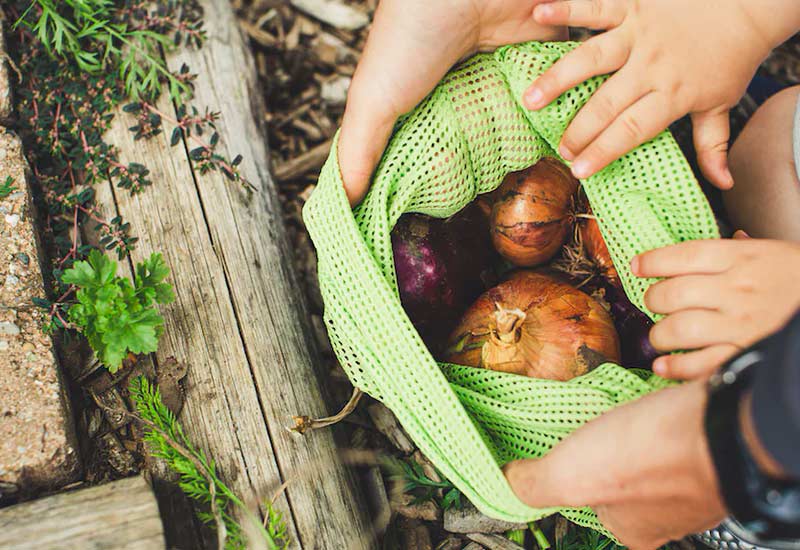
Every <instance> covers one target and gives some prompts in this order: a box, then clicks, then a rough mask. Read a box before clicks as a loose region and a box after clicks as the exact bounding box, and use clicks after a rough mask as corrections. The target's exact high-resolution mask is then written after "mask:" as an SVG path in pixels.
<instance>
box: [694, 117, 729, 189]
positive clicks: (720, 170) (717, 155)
mask: <svg viewBox="0 0 800 550" xmlns="http://www.w3.org/2000/svg"><path fill="white" fill-rule="evenodd" d="M692 127H693V130H694V146H695V149H696V151H697V162H698V163H699V164H700V169H701V170H702V171H703V174H704V175H705V176H706V177H707V178H708V180H709V181H710V182H711V183H713V184H714V185H715V186H716V187H718V188H719V189H730V188H731V187H733V176H731V172H730V170H728V139H730V137H731V130H730V122H729V120H728V111H727V110H726V111H724V112H714V111H706V112H704V113H694V114H692Z"/></svg>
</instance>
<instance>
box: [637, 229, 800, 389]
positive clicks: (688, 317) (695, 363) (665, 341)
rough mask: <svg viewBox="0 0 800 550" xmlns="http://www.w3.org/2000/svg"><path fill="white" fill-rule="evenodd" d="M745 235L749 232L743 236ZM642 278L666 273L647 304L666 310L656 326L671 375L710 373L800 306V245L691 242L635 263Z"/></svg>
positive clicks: (655, 339)
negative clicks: (799, 276) (669, 353)
mask: <svg viewBox="0 0 800 550" xmlns="http://www.w3.org/2000/svg"><path fill="white" fill-rule="evenodd" d="M739 236H741V235H739ZM631 269H632V271H633V273H634V275H636V276H638V277H666V279H664V280H663V281H659V282H657V283H655V284H654V285H652V286H651V287H650V288H649V289H648V291H647V293H646V294H645V298H644V301H645V305H646V306H647V307H648V309H650V311H653V312H654V313H662V314H664V315H666V317H664V318H663V319H662V320H660V321H659V322H658V323H656V324H655V326H654V327H653V328H652V330H651V331H650V341H651V343H652V344H653V346H654V347H655V348H656V349H658V350H659V351H663V352H669V351H676V350H694V351H689V352H688V353H684V354H678V355H667V356H663V357H660V358H658V359H657V360H656V361H655V363H654V364H653V371H654V372H655V373H656V374H658V375H660V376H664V377H667V378H680V379H691V378H700V377H707V376H710V375H711V374H713V373H714V371H715V370H716V369H717V368H718V367H719V366H721V365H722V363H724V362H725V361H726V360H728V359H730V358H731V357H732V356H733V355H735V354H736V353H737V352H738V351H739V350H741V349H743V348H745V347H747V346H749V345H752V344H753V343H755V342H757V341H759V340H761V339H762V338H764V337H765V336H768V335H769V334H772V333H773V332H776V331H777V330H778V329H779V328H780V327H782V326H783V325H784V324H785V323H786V322H787V321H788V320H789V319H790V318H791V316H792V315H793V314H794V313H795V312H796V311H797V310H798V308H800V285H798V284H797V274H798V273H800V245H797V244H795V243H790V242H786V241H772V240H760V239H746V238H745V239H742V238H737V239H733V240H729V239H726V240H707V241H689V242H685V243H681V244H677V245H674V246H670V247H666V248H661V249H658V250H651V251H650V252H645V253H643V254H640V255H639V256H637V257H636V258H634V260H633V262H632V263H631Z"/></svg>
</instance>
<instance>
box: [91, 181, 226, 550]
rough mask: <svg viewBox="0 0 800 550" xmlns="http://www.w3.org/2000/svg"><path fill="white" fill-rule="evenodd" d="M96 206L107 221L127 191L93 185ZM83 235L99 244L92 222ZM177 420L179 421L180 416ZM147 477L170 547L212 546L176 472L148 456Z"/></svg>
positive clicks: (127, 270)
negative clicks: (121, 195) (150, 483)
mask: <svg viewBox="0 0 800 550" xmlns="http://www.w3.org/2000/svg"><path fill="white" fill-rule="evenodd" d="M94 191H95V205H96V208H97V211H98V214H99V215H100V217H102V218H103V219H106V220H110V219H112V218H113V217H115V216H117V215H118V214H119V210H118V209H117V205H116V199H115V198H114V195H115V193H126V192H127V191H125V190H122V189H114V188H113V187H112V185H111V183H110V182H103V183H97V184H95V185H94ZM83 236H84V238H85V239H86V241H87V242H88V243H89V244H92V245H93V246H100V243H99V237H98V235H97V234H96V233H95V232H94V231H93V230H92V225H91V224H87V226H86V227H84V231H83ZM120 272H121V273H120V274H122V275H125V276H128V277H131V276H132V275H133V266H132V265H131V262H130V261H124V262H122V266H121V269H120ZM141 361H142V362H143V363H144V364H145V365H146V366H145V370H146V371H147V370H150V371H151V372H152V371H153V370H155V371H156V372H158V366H157V365H155V364H154V363H155V357H153V356H150V355H148V356H147V357H144V358H142V359H141ZM179 420H181V419H180V418H179ZM146 466H147V470H148V472H149V477H150V479H151V481H152V483H153V492H154V493H155V495H156V500H157V501H158V507H159V510H161V514H162V516H163V517H164V518H167V521H166V522H165V524H164V537H165V538H166V541H167V545H168V547H169V548H177V549H181V550H184V549H185V550H190V549H191V550H193V549H195V548H204V547H213V545H214V544H215V542H214V541H216V538H214V535H213V533H211V532H210V530H209V529H203V528H202V522H201V521H200V520H199V519H198V518H197V516H196V514H195V506H194V504H193V502H192V501H191V499H190V498H189V497H187V496H186V495H185V494H183V492H182V491H181V490H180V488H179V487H178V486H177V482H178V478H179V476H178V474H177V473H176V472H174V471H172V470H170V468H169V466H168V465H167V464H166V462H164V461H163V460H161V459H158V458H155V457H152V456H150V457H148V459H147V461H146ZM204 536H205V538H206V539H207V540H204Z"/></svg>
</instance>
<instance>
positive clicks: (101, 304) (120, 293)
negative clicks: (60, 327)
mask: <svg viewBox="0 0 800 550" xmlns="http://www.w3.org/2000/svg"><path fill="white" fill-rule="evenodd" d="M167 275H169V269H168V268H167V266H166V264H165V263H164V259H163V258H162V257H161V254H152V255H151V256H150V258H149V259H148V260H147V261H145V262H142V263H139V264H138V265H137V266H136V277H135V279H134V282H133V284H131V281H130V280H129V279H127V278H125V277H120V276H118V275H117V262H115V261H114V260H111V259H109V258H108V257H107V256H106V255H104V254H103V253H102V252H100V251H98V250H92V251H91V252H90V253H89V258H88V261H78V262H75V264H74V265H73V266H72V268H70V269H68V270H66V271H65V272H64V274H63V275H62V277H61V281H62V282H63V283H65V284H69V285H75V287H77V291H76V293H75V296H76V298H77V303H75V304H73V305H71V306H70V308H69V311H68V315H69V321H70V322H71V323H73V324H74V325H75V326H76V327H77V328H79V329H80V330H81V332H82V333H83V334H84V336H86V339H87V340H88V341H89V345H91V346H92V349H93V350H94V351H95V353H96V354H97V357H98V358H99V359H100V361H101V362H102V363H103V364H104V365H105V366H106V367H107V368H108V370H110V371H111V372H115V371H116V370H117V369H118V368H119V367H120V365H121V364H122V360H123V359H125V357H126V356H127V355H128V353H135V354H138V353H151V352H154V351H156V348H157V347H158V337H159V336H160V335H161V332H162V331H163V324H164V318H163V317H161V315H160V314H159V313H158V309H157V308H156V304H166V303H169V302H171V301H173V300H174V299H175V295H174V294H173V292H172V285H170V284H169V283H165V282H164V280H165V279H166V278H167Z"/></svg>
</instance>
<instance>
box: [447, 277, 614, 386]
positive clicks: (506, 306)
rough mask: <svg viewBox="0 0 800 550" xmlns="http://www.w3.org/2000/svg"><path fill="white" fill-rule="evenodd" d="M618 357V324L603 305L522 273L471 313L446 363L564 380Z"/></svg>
mask: <svg viewBox="0 0 800 550" xmlns="http://www.w3.org/2000/svg"><path fill="white" fill-rule="evenodd" d="M619 357H620V352H619V338H618V337H617V333H616V330H615V328H614V323H613V321H612V319H611V316H610V315H609V314H608V312H607V311H606V310H605V309H604V308H603V306H602V305H600V303H599V302H597V301H596V300H595V299H593V298H592V297H590V296H589V295H588V294H585V293H584V292H581V291H580V290H577V289H575V288H573V287H572V286H570V285H568V284H566V283H564V282H562V281H559V280H558V279H556V278H554V277H552V276H549V275H545V274H543V273H538V272H535V271H518V272H516V273H515V274H513V275H512V276H511V278H509V279H508V280H507V281H505V282H504V283H501V284H500V285H498V286H496V287H494V288H493V289H491V290H489V291H487V292H485V293H484V294H483V295H481V296H480V297H479V298H478V300H477V301H476V302H475V303H474V304H473V305H472V306H471V307H470V308H469V309H468V310H467V312H466V313H465V314H464V316H463V317H462V319H461V322H460V323H459V325H458V327H457V328H456V329H455V330H454V331H453V333H452V335H451V336H450V339H449V340H448V348H447V351H446V353H445V357H444V360H445V361H447V362H450V363H457V364H460V365H466V366H471V367H482V368H488V369H491V370H497V371H503V372H510V373H514V374H520V375H525V376H530V377H533V378H545V379H549V380H562V381H565V380H570V379H572V378H575V377H576V376H581V375H583V374H586V373H587V372H589V371H590V370H592V369H594V368H595V367H597V366H599V365H601V364H602V363H605V362H619Z"/></svg>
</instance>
